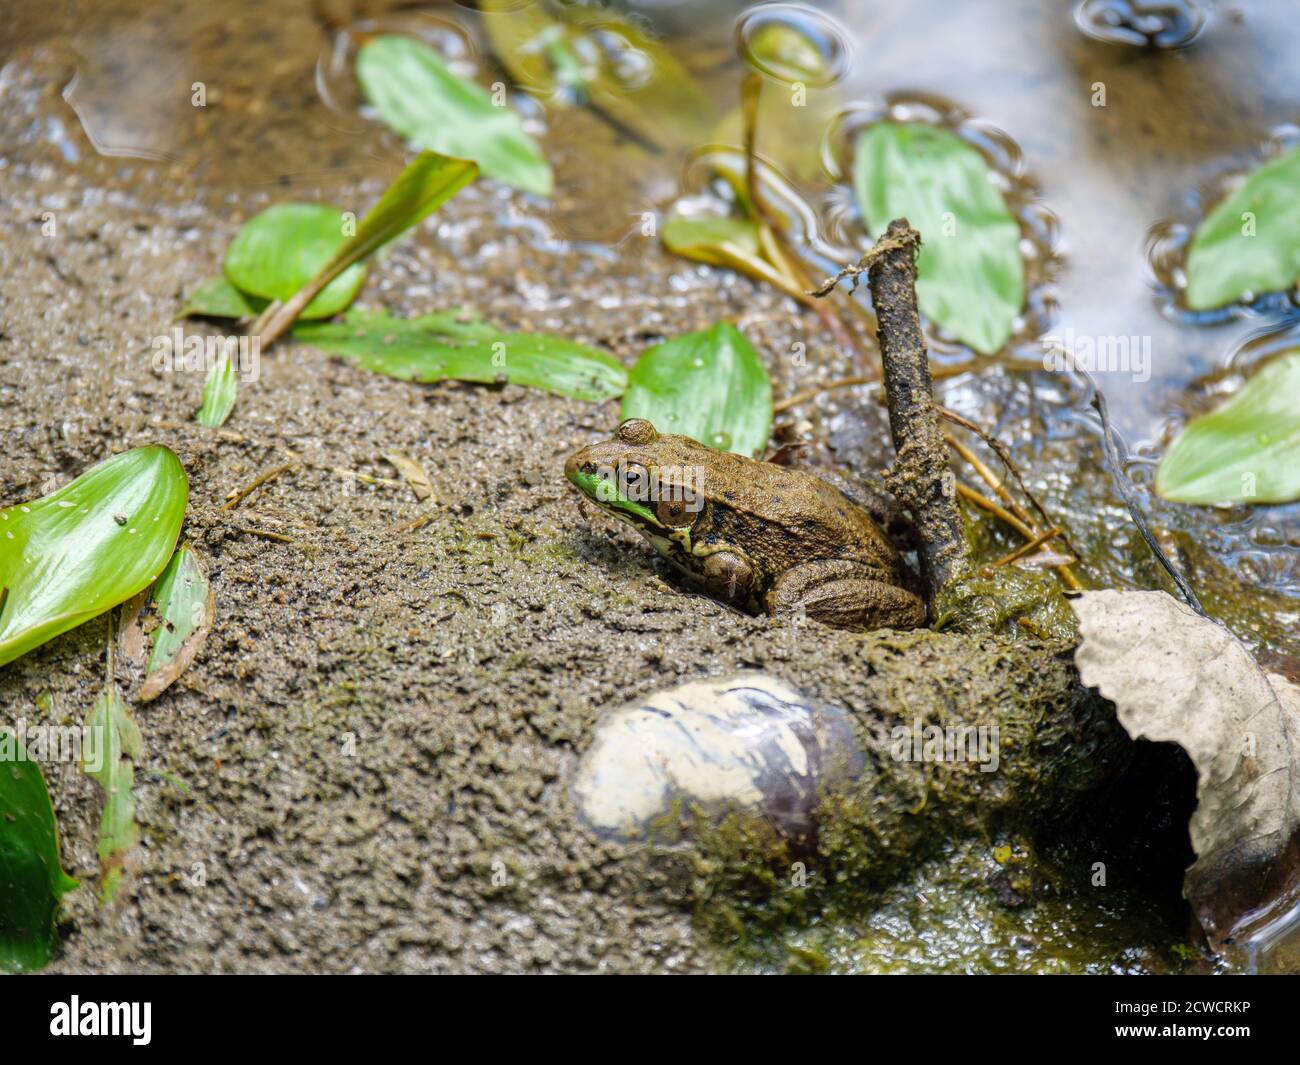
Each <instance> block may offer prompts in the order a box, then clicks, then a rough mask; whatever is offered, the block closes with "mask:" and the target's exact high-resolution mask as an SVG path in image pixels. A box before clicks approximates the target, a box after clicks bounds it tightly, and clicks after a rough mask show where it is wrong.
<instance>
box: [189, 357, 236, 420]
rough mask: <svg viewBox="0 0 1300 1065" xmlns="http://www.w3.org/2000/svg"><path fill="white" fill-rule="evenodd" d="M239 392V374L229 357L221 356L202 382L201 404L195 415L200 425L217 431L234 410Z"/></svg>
mask: <svg viewBox="0 0 1300 1065" xmlns="http://www.w3.org/2000/svg"><path fill="white" fill-rule="evenodd" d="M238 391H239V372H238V370H237V369H236V367H235V364H234V363H233V362H232V361H231V359H230V356H229V355H226V354H224V353H223V354H221V355H220V356H219V357H218V358H217V361H216V363H215V364H214V365H213V367H212V369H211V370H209V371H208V378H207V380H206V381H204V382H203V402H202V403H201V404H200V406H199V412H198V414H196V415H195V417H196V418H197V419H198V423H199V424H200V425H205V426H207V427H208V428H209V429H219V428H220V427H221V426H223V425H225V424H226V419H227V418H229V417H230V412H231V411H232V410H234V409H235V396H236V395H237V393H238Z"/></svg>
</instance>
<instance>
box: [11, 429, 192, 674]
mask: <svg viewBox="0 0 1300 1065" xmlns="http://www.w3.org/2000/svg"><path fill="white" fill-rule="evenodd" d="M188 496H189V481H188V480H187V479H186V476H185V469H184V468H183V467H182V466H181V464H180V460H179V459H177V458H176V456H175V455H174V454H172V452H171V451H169V450H168V449H167V448H165V447H162V446H161V445H156V444H155V445H153V446H151V447H142V448H135V449H134V450H132V451H127V452H124V453H122V454H121V455H114V456H113V457H112V458H110V459H107V460H105V461H104V462H101V463H100V464H99V465H97V466H93V467H91V469H89V470H87V471H86V472H85V473H83V474H82V475H81V476H80V477H78V478H77V479H76V480H75V481H73V482H72V483H71V484H69V485H66V486H65V487H63V488H60V489H59V490H58V491H57V492H54V493H52V494H50V495H47V496H43V497H42V498H40V499H37V500H33V501H32V502H31V503H24V504H20V505H18V506H13V507H9V508H7V509H5V510H0V665H3V664H4V663H6V662H11V661H13V659H15V658H17V657H18V656H19V655H21V654H24V653H26V652H27V651H30V650H31V649H32V648H33V647H38V646H39V645H41V644H42V643H44V642H45V641H46V640H49V639H52V638H53V637H55V636H57V635H58V634H59V633H61V632H66V631H67V630H68V629H70V628H73V627H74V626H76V625H80V624H81V623H82V622H83V621H89V620H90V619H91V618H93V617H96V616H98V615H99V614H102V613H103V612H104V611H105V610H108V609H109V608H110V607H114V606H116V605H117V604H118V603H121V602H123V601H124V600H126V599H129V598H130V597H131V596H133V595H135V594H136V593H137V592H139V591H140V590H142V589H143V588H147V587H148V586H149V585H150V584H151V583H153V581H154V580H155V579H156V578H157V576H158V574H159V573H161V572H162V570H163V567H164V566H166V564H167V560H168V559H169V558H170V557H171V553H172V549H173V548H174V547H175V546H176V537H177V536H178V535H179V534H180V529H181V521H182V520H183V519H184V517H185V502H186V499H187V498H188Z"/></svg>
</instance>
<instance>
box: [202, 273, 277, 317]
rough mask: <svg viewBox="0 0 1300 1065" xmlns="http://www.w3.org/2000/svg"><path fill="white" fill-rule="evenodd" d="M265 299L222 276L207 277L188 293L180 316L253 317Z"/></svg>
mask: <svg viewBox="0 0 1300 1065" xmlns="http://www.w3.org/2000/svg"><path fill="white" fill-rule="evenodd" d="M267 302H268V301H267V300H264V299H262V298H261V297H260V296H250V295H249V294H248V293H247V292H240V291H239V289H237V288H235V286H234V285H232V284H231V283H230V282H229V281H227V280H226V279H225V278H224V277H209V278H208V279H207V280H206V281H201V282H200V283H199V287H198V288H196V289H195V290H194V291H193V292H191V293H190V298H189V299H188V300H186V301H185V306H184V308H182V310H181V313H180V317H182V318H195V317H198V318H255V317H257V315H259V314H261V313H262V311H263V310H264V309H265V308H266V304H267Z"/></svg>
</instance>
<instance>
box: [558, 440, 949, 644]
mask: <svg viewBox="0 0 1300 1065" xmlns="http://www.w3.org/2000/svg"><path fill="white" fill-rule="evenodd" d="M564 472H565V476H566V477H567V478H568V480H569V481H570V482H571V483H572V484H573V485H574V486H575V487H576V488H577V489H578V491H579V492H580V493H581V494H582V496H583V497H584V498H585V499H587V500H589V501H590V502H592V503H594V504H595V505H596V506H597V507H599V508H600V509H601V510H602V511H604V512H605V513H607V514H610V515H612V516H613V517H615V518H618V519H620V520H621V521H623V522H626V523H627V524H629V525H631V526H632V527H633V528H634V529H636V530H637V531H638V532H639V533H640V534H641V535H642V536H643V537H645V539H646V540H647V541H648V542H649V543H650V545H651V546H652V547H653V548H654V550H655V551H656V553H657V554H658V555H659V556H660V557H662V558H663V559H664V560H665V561H667V562H668V563H669V564H670V565H671V566H672V567H673V568H674V569H675V570H676V571H678V572H679V573H681V574H683V575H684V576H685V577H687V578H688V580H690V581H691V582H693V583H694V584H696V585H697V586H699V587H701V588H702V589H703V590H704V592H705V593H706V594H707V595H709V596H710V597H712V598H714V599H716V600H718V601H720V602H723V603H726V604H728V605H730V606H733V607H736V608H738V609H740V610H742V611H745V612H747V613H751V614H763V613H766V614H768V615H772V616H776V617H782V616H789V615H798V616H801V617H806V618H810V619H812V620H814V621H819V622H822V623H823V624H827V625H832V626H835V627H838V628H849V629H883V628H893V629H914V628H917V627H919V626H921V625H923V624H924V623H925V616H926V607H925V601H924V600H923V599H922V598H921V597H920V596H919V595H917V594H916V592H915V591H914V590H913V588H914V580H913V579H912V578H911V574H910V571H908V570H907V567H906V566H905V564H904V562H903V560H902V556H901V555H900V553H899V551H898V549H897V547H896V546H895V545H894V543H893V542H892V541H891V540H890V539H889V537H888V536H887V535H886V533H885V532H884V531H883V530H882V529H881V527H880V525H879V524H878V523H877V520H876V518H874V517H873V516H872V514H871V513H870V512H869V509H868V508H867V507H866V506H864V505H862V504H861V503H860V502H855V501H854V500H853V499H852V498H850V496H849V495H846V494H845V492H844V490H843V489H842V488H840V487H837V486H836V485H835V484H833V483H831V480H830V479H828V478H825V477H822V476H819V475H818V474H817V473H815V472H813V471H811V470H807V469H801V468H798V467H794V466H784V465H777V464H775V463H771V462H763V461H760V460H758V459H753V458H750V457H748V456H746V455H740V454H736V453H733V452H729V451H720V450H717V449H715V448H712V447H709V446H708V445H706V444H702V443H700V442H699V441H698V440H694V439H692V438H691V437H688V436H679V435H674V434H670V433H660V432H658V431H657V430H656V429H655V427H654V424H653V423H652V422H650V421H649V420H647V419H645V418H630V419H628V420H626V421H624V422H623V423H622V424H621V425H619V427H618V429H617V430H616V431H615V432H614V434H613V436H612V437H610V438H609V439H607V440H601V441H598V442H596V443H594V444H590V445H588V446H586V447H584V448H581V449H580V450H579V451H577V452H575V453H574V454H573V455H571V456H569V458H568V459H567V461H566V462H565V465H564Z"/></svg>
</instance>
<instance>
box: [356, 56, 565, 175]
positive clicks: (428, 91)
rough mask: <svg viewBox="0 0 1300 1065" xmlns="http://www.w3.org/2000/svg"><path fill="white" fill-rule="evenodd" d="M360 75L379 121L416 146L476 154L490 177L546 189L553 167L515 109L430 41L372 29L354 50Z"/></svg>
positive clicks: (466, 155)
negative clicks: (455, 67)
mask: <svg viewBox="0 0 1300 1065" xmlns="http://www.w3.org/2000/svg"><path fill="white" fill-rule="evenodd" d="M357 78H358V80H360V82H361V87H362V88H363V89H364V90H365V93H366V98H367V99H368V100H369V101H370V103H371V104H372V105H373V106H374V108H375V110H376V111H378V112H379V117H380V118H381V119H383V121H384V123H385V124H386V125H388V126H389V127H391V128H392V129H394V130H396V131H397V132H398V133H400V134H401V135H402V136H403V137H405V138H406V139H407V140H409V141H411V142H412V143H414V144H415V145H417V146H418V147H421V148H431V149H433V150H434V151H436V152H441V153H442V154H444V155H449V156H456V157H458V158H461V159H473V160H474V161H475V162H476V163H478V165H479V169H480V170H482V172H483V173H484V174H485V175H486V176H487V177H491V178H497V179H499V180H501V181H504V182H505V183H506V184H507V185H513V186H514V187H515V188H518V189H523V190H524V191H525V192H534V193H537V194H538V195H539V196H549V195H551V192H552V191H553V189H554V182H553V180H552V177H551V168H550V166H549V165H548V164H547V162H546V159H545V157H544V156H543V155H542V151H541V149H540V148H539V147H538V146H537V142H536V141H534V140H533V139H532V137H530V136H529V135H528V134H527V133H525V132H524V127H523V123H522V122H521V121H520V119H519V116H518V115H517V114H516V113H515V112H514V111H513V110H512V109H511V108H509V107H505V106H500V107H498V106H496V105H495V104H493V102H492V97H491V96H490V95H489V94H488V93H487V92H486V91H485V90H484V89H482V88H480V87H479V86H478V85H476V84H475V83H474V82H472V81H467V80H466V79H464V78H461V77H459V76H457V75H456V74H453V73H452V72H451V70H450V69H448V67H447V64H446V62H445V61H444V60H443V58H442V57H441V56H440V55H438V53H437V52H435V51H434V50H433V49H432V48H430V47H429V46H428V45H425V44H421V43H420V42H419V41H415V40H412V39H411V38H409V37H395V36H385V37H376V38H374V39H373V40H371V41H368V42H367V43H366V44H365V45H363V46H362V48H361V51H360V52H359V53H358V55H357Z"/></svg>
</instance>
